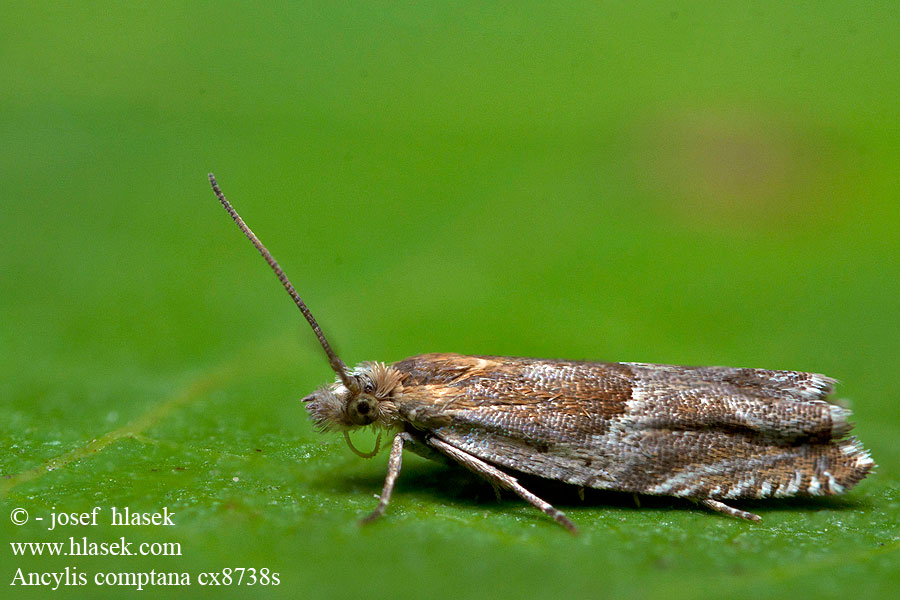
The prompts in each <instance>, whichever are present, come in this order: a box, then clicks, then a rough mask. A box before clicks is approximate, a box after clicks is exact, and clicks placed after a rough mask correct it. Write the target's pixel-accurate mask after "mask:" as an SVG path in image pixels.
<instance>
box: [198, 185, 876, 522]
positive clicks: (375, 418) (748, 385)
mask: <svg viewBox="0 0 900 600" xmlns="http://www.w3.org/2000/svg"><path fill="white" fill-rule="evenodd" d="M209 181H210V184H211V185H212V189H213V191H214V192H215V194H216V196H217V197H218V199H219V201H220V202H221V203H222V206H224V207H225V210H227V211H228V213H229V214H230V215H231V218H232V219H233V220H234V221H235V223H237V225H238V226H239V227H240V229H241V231H243V232H244V234H245V235H246V236H247V237H248V238H249V239H250V241H251V242H252V243H253V245H254V246H255V247H256V249H257V250H258V251H259V253H260V254H261V255H262V256H263V258H264V259H265V260H266V262H267V263H268V264H269V266H270V267H271V268H272V270H273V271H274V272H275V274H276V276H277V277H278V280H279V281H280V282H281V283H282V285H283V286H284V288H285V289H286V290H287V292H288V293H289V294H290V296H291V298H293V300H294V302H295V304H296V305H297V306H298V307H299V308H300V311H301V312H302V313H303V316H304V317H306V320H307V321H308V322H309V324H310V326H312V329H313V331H314V332H315V334H316V337H317V338H318V340H319V343H320V344H321V345H322V348H323V349H324V350H325V354H326V355H327V356H328V360H329V362H330V364H331V368H332V369H333V370H334V372H335V373H336V375H337V377H336V380H335V383H333V384H330V385H326V386H323V387H321V388H319V389H318V390H316V391H315V392H313V393H312V394H310V395H309V396H307V397H306V398H304V399H303V402H305V403H306V410H307V412H308V413H309V417H310V419H311V420H312V421H313V423H314V424H315V426H316V428H317V429H319V430H320V431H334V432H342V433H343V434H344V436H345V438H346V440H347V443H348V444H349V445H350V448H351V449H352V450H353V451H354V452H355V453H356V454H359V455H360V456H363V457H366V458H370V457H372V456H375V454H377V452H378V449H379V445H380V441H381V433H379V436H378V441H377V442H376V445H375V449H374V450H373V451H372V452H370V453H363V452H360V451H359V450H357V449H356V448H355V447H354V446H353V444H352V443H351V441H350V437H349V432H350V431H351V430H354V429H358V428H362V427H369V426H372V427H375V428H377V429H378V430H379V432H385V431H387V432H390V433H391V434H392V435H393V439H392V443H391V451H390V458H389V460H388V473H387V477H386V479H385V482H384V488H383V490H382V492H381V495H380V497H379V502H378V505H377V507H376V508H375V510H374V511H373V512H372V513H371V514H370V515H369V516H368V517H366V518H365V519H364V522H368V521H372V520H373V519H376V518H377V517H379V516H381V515H382V514H383V513H384V511H385V509H386V507H387V505H388V502H389V500H390V497H391V491H392V490H393V488H394V483H395V482H396V480H397V476H398V475H399V473H400V465H401V461H402V453H403V449H404V448H408V449H410V450H412V451H414V452H416V453H417V454H421V455H423V456H426V457H428V458H436V457H437V458H441V457H442V458H444V459H449V460H450V461H452V462H456V463H459V464H460V465H462V466H464V467H466V468H467V469H469V470H471V471H473V472H475V473H477V474H478V475H480V476H482V477H484V478H485V479H487V480H488V481H490V482H491V483H492V484H493V485H494V486H495V488H502V489H507V490H511V491H513V492H514V493H516V494H517V495H519V496H520V497H521V498H522V499H524V500H525V501H526V502H528V503H529V504H531V505H532V506H534V507H535V508H537V509H538V510H540V511H542V512H543V513H545V514H547V515H548V516H550V517H551V518H553V519H555V520H556V522H558V523H559V524H560V525H562V526H563V527H565V528H566V529H568V530H569V531H571V532H573V533H574V532H576V528H575V525H574V524H573V523H572V522H571V521H570V520H569V519H568V518H567V517H566V516H565V515H564V514H563V513H562V512H560V511H559V510H557V509H556V508H554V507H553V506H551V505H550V504H549V503H548V502H546V501H544V500H542V499H541V498H539V497H538V496H536V495H535V494H533V493H531V492H529V491H528V490H527V489H525V488H524V487H523V486H522V485H521V484H520V483H519V481H518V479H517V478H516V477H515V476H514V475H513V474H512V473H516V472H518V473H525V474H529V475H535V476H538V477H543V478H547V479H552V480H558V481H562V482H565V483H569V484H572V485H575V486H579V487H581V488H582V489H583V488H597V489H604V490H613V491H619V492H631V493H634V494H650V495H662V496H676V497H680V498H687V499H692V500H695V501H697V502H699V503H700V504H701V505H703V506H705V507H707V508H709V509H712V510H714V511H718V512H721V513H725V514H727V515H731V516H733V517H738V518H742V519H749V520H752V521H758V520H759V519H760V517H759V516H758V515H755V514H752V513H749V512H746V511H743V510H739V509H737V508H734V507H732V506H730V505H729V504H726V501H730V500H740V499H750V498H783V497H789V496H827V495H834V494H840V493H842V492H844V491H846V490H848V489H850V488H851V487H853V486H854V485H856V484H857V483H858V482H859V481H860V480H861V479H863V478H864V477H865V476H866V475H867V474H868V473H869V472H870V471H871V469H872V468H873V466H874V462H873V461H872V458H871V457H870V456H869V453H868V452H867V451H866V450H865V449H864V448H863V447H862V445H861V444H860V443H859V442H858V441H857V440H856V439H855V438H852V437H846V436H847V434H848V433H849V431H850V429H851V428H852V424H851V423H849V422H848V420H847V419H848V417H849V415H850V411H849V410H847V409H844V408H842V407H840V406H837V405H835V404H831V403H829V402H827V401H826V399H827V398H828V396H829V394H831V392H832V390H833V388H834V384H835V381H834V380H833V379H831V378H829V377H825V376H824V375H819V374H816V373H802V372H798V371H771V370H766V369H744V368H730V367H679V366H671V365H655V364H643V363H602V362H582V361H567V360H546V359H535V358H511V357H501V356H464V355H460V354H422V355H419V356H413V357H410V358H407V359H405V360H401V361H399V362H395V363H392V364H384V363H380V362H366V363H362V364H360V365H358V366H357V367H356V368H355V369H352V370H351V369H349V368H348V367H347V366H346V365H345V364H344V362H343V361H342V360H341V359H340V357H338V355H337V354H336V353H335V352H334V351H333V350H332V348H331V346H330V344H329V343H328V341H327V340H326V338H325V336H324V334H323V333H322V330H321V328H320V327H319V325H318V323H316V320H315V319H314V318H313V316H312V314H311V313H310V311H309V309H308V308H307V307H306V304H305V303H304V302H303V300H302V299H301V298H300V296H299V295H298V294H297V292H296V290H295V289H294V287H293V285H291V283H290V281H288V279H287V276H285V274H284V272H283V271H282V270H281V268H280V267H279V266H278V263H277V262H276V261H275V259H274V258H273V257H272V255H271V254H270V253H269V251H268V250H267V249H266V248H265V246H263V244H262V243H261V242H260V241H259V239H258V238H257V237H256V236H255V235H254V234H253V232H252V231H251V230H250V228H249V227H247V225H246V224H245V223H244V221H243V220H242V219H241V217H240V216H239V215H238V214H237V212H236V211H235V210H234V208H232V206H231V204H230V203H229V202H228V200H226V199H225V195H224V194H223V193H222V191H221V190H220V189H219V186H218V184H217V183H216V180H215V177H214V176H213V175H212V173H210V175H209Z"/></svg>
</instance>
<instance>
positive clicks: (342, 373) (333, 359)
mask: <svg viewBox="0 0 900 600" xmlns="http://www.w3.org/2000/svg"><path fill="white" fill-rule="evenodd" d="M209 184H210V185H211V186H212V189H213V192H215V194H216V197H217V198H218V199H219V202H221V203H222V206H224V207H225V210H227V211H228V214H229V215H231V218H232V219H233V220H234V222H235V223H237V226H238V227H240V228H241V231H243V232H244V235H246V236H247V239H249V240H250V241H251V242H252V243H253V245H254V247H256V249H257V250H258V251H259V253H260V254H261V255H262V257H263V258H264V259H265V260H266V262H267V263H268V264H269V266H270V267H271V268H272V270H273V271H274V272H275V276H276V277H278V281H280V282H281V285H282V286H284V289H285V290H287V293H288V294H290V296H291V298H292V299H293V300H294V304H296V305H297V308H299V309H300V312H302V313H303V316H304V317H306V322H307V323H309V325H310V327H312V329H313V331H314V332H315V333H316V337H317V338H318V339H319V343H320V344H321V345H322V349H323V350H325V354H327V355H328V362H329V364H330V365H331V368H332V369H333V370H334V372H335V373H337V376H338V377H340V378H341V382H343V384H344V385H345V386H346V387H347V389H349V390H351V391H352V392H354V393H359V384H358V383H357V381H356V380H355V379H354V378H353V377H351V376H350V374H349V372H348V370H347V365H346V364H344V361H343V360H341V357H340V356H338V355H337V353H336V352H335V351H334V350H333V349H332V348H331V344H329V343H328V340H327V339H325V334H324V333H322V328H321V327H319V324H318V323H316V319H315V317H313V316H312V313H311V312H309V308H307V306H306V303H305V302H303V299H302V298H301V297H300V294H298V293H297V290H295V289H294V286H293V285H292V284H291V282H290V280H289V279H288V278H287V275H285V274H284V271H283V270H282V269H281V267H280V266H279V265H278V261H276V260H275V257H273V256H272V253H271V252H269V251H268V250H267V249H266V247H265V246H263V243H262V242H261V241H259V238H258V237H256V234H254V233H253V231H251V230H250V228H249V227H247V224H246V223H244V220H243V219H242V218H241V216H240V215H239V214H238V213H237V211H236V210H234V207H232V206H231V203H230V202H228V200H226V199H225V194H223V193H222V190H221V189H219V184H218V183H216V177H215V175H213V174H212V173H210V174H209Z"/></svg>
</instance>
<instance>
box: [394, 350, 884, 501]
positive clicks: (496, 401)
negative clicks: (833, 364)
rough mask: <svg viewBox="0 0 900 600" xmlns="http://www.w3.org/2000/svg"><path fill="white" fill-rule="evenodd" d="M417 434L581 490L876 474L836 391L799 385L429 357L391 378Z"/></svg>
mask: <svg viewBox="0 0 900 600" xmlns="http://www.w3.org/2000/svg"><path fill="white" fill-rule="evenodd" d="M394 367H396V368H397V369H399V370H400V371H401V372H402V373H404V374H405V380H404V383H403V386H404V387H403V392H402V395H401V399H400V400H398V409H399V411H400V414H401V416H403V418H404V419H406V420H407V421H408V422H410V423H411V424H412V425H413V426H414V427H418V428H421V429H426V430H429V431H431V432H432V434H433V435H435V436H436V437H438V438H440V439H442V440H444V441H445V442H447V443H449V444H452V445H454V446H456V447H457V448H459V449H461V450H464V451H466V452H469V453H470V454H473V455H475V456H477V457H479V458H481V459H483V460H486V461H488V462H491V463H493V464H496V465H500V466H505V467H508V468H511V469H514V470H517V471H522V472H525V473H530V474H533V475H539V476H542V477H547V478H551V479H558V480H561V481H565V482H567V483H572V484H576V485H582V486H586V487H595V488H605V489H615V490H620V491H631V492H639V493H646V494H663V495H674V496H687V497H696V498H712V499H726V498H762V497H769V496H792V495H796V494H808V495H821V494H836V493H840V492H842V491H843V490H845V489H847V488H849V487H851V486H853V485H855V484H856V483H857V482H858V481H860V480H861V479H862V478H863V477H865V476H866V474H867V473H868V472H869V471H870V470H871V468H872V467H873V466H874V465H873V462H872V459H871V458H870V457H869V455H868V453H867V452H866V451H865V450H864V449H863V448H862V447H861V446H860V445H859V444H858V443H857V442H856V441H855V440H853V439H845V440H841V438H842V437H843V436H844V435H845V434H846V433H847V432H848V431H849V430H850V428H851V425H850V424H849V423H848V422H847V417H848V416H849V411H847V410H845V409H843V408H840V407H838V406H835V405H833V404H829V403H828V402H826V401H825V400H824V398H825V397H826V396H827V395H828V394H829V393H831V391H832V388H833V384H834V381H833V380H831V379H829V378H827V377H824V376H822V375H817V374H812V373H801V372H795V371H768V370H762V369H735V368H726V367H676V366H669V365H650V364H639V363H590V362H572V361H554V360H538V359H526V358H506V357H484V356H462V355H455V354H429V355H422V356H416V357H412V358H409V359H406V360H404V361H401V362H398V363H395V364H394Z"/></svg>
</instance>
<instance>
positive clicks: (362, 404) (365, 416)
mask: <svg viewBox="0 0 900 600" xmlns="http://www.w3.org/2000/svg"><path fill="white" fill-rule="evenodd" d="M374 403H375V401H374V400H373V399H372V398H368V397H365V396H362V397H360V398H354V399H353V400H351V401H350V404H349V405H348V406H347V409H348V413H349V414H348V416H349V417H350V420H351V421H352V422H353V424H354V425H368V424H370V423H372V422H373V421H374V420H375V415H374V414H373V413H374V412H375V404H374Z"/></svg>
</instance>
